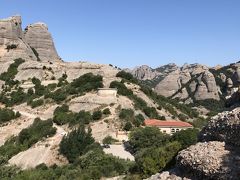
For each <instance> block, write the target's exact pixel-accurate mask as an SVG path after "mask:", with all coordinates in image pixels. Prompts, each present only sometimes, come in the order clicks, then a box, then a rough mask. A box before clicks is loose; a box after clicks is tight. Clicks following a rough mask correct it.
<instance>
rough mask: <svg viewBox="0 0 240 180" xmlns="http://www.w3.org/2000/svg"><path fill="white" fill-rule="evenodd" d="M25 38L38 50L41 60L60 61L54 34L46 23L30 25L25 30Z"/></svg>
mask: <svg viewBox="0 0 240 180" xmlns="http://www.w3.org/2000/svg"><path fill="white" fill-rule="evenodd" d="M24 38H25V40H26V42H27V43H28V44H29V45H30V46H31V47H32V48H34V49H35V50H36V51H37V53H38V56H39V59H40V60H41V61H49V60H51V61H58V60H59V59H60V58H59V56H58V54H57V51H56V48H55V45H54V42H53V38H52V35H51V34H50V32H49V31H48V27H47V25H46V24H45V23H42V22H39V23H35V24H31V25H28V26H27V27H26V28H25V31H24Z"/></svg>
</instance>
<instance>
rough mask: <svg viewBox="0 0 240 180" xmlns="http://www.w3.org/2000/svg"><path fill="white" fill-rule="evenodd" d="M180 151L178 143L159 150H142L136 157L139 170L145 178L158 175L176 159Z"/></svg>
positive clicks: (152, 148) (151, 148)
mask: <svg viewBox="0 0 240 180" xmlns="http://www.w3.org/2000/svg"><path fill="white" fill-rule="evenodd" d="M180 149H181V144H180V143H178V142H171V143H168V144H166V145H164V146H162V147H158V148H154V147H150V148H146V149H142V150H141V151H139V152H138V153H137V155H136V156H135V160H136V164H137V168H138V170H139V171H140V173H141V174H143V177H148V176H150V175H152V174H156V173H158V172H160V171H162V170H163V169H164V168H165V167H166V166H167V165H168V163H170V162H171V161H172V160H173V159H174V157H175V156H176V154H177V153H178V151H179V150H180Z"/></svg>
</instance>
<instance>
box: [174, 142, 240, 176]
mask: <svg viewBox="0 0 240 180" xmlns="http://www.w3.org/2000/svg"><path fill="white" fill-rule="evenodd" d="M176 159H177V168H179V170H181V171H182V173H183V174H185V175H187V176H188V177H191V179H196V180H202V179H216V180H218V179H219V180H220V179H221V180H225V179H229V180H237V179H238V178H239V175H240V161H239V160H240V156H239V154H237V152H236V151H234V150H233V149H232V148H231V147H228V146H226V145H225V142H218V141H211V142H207V143H197V144H196V145H193V146H190V147H189V148H187V149H185V150H182V151H181V152H179V154H178V156H177V158H176Z"/></svg>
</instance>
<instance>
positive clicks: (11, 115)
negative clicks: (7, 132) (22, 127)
mask: <svg viewBox="0 0 240 180" xmlns="http://www.w3.org/2000/svg"><path fill="white" fill-rule="evenodd" d="M20 116H21V114H20V113H19V112H16V113H15V112H14V111H13V110H11V109H7V108H3V109H2V108H0V124H2V123H5V122H7V121H10V120H12V119H16V118H18V117H20Z"/></svg>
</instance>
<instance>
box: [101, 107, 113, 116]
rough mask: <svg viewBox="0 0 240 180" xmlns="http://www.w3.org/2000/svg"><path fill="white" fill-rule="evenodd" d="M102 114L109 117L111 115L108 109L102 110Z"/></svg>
mask: <svg viewBox="0 0 240 180" xmlns="http://www.w3.org/2000/svg"><path fill="white" fill-rule="evenodd" d="M103 114H104V115H110V114H111V111H110V109H109V108H106V109H104V110H103Z"/></svg>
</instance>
